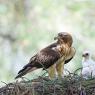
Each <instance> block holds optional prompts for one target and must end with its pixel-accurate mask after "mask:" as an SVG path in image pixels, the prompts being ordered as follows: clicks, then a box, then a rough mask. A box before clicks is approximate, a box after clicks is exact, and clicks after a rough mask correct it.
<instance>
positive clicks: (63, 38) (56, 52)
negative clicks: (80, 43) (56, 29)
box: [16, 32, 75, 78]
mask: <svg viewBox="0 0 95 95" xmlns="http://www.w3.org/2000/svg"><path fill="white" fill-rule="evenodd" d="M54 39H55V40H57V42H55V43H53V44H51V45H49V46H47V47H46V48H44V49H42V50H41V51H39V52H38V53H37V54H36V55H34V56H33V57H32V58H31V59H30V61H29V63H28V64H26V65H25V66H24V67H23V69H22V70H20V71H19V72H18V75H17V76H16V78H20V77H22V76H24V75H25V74H27V73H29V72H31V71H33V70H36V69H38V68H43V70H44V69H48V72H49V76H50V77H51V78H52V77H54V76H55V68H56V70H57V72H58V75H59V76H61V75H62V71H63V65H64V63H68V62H69V61H70V60H71V59H72V58H73V56H74V54H75V49H74V48H73V47H72V42H73V40H72V36H71V35H70V34H69V33H66V32H61V33H58V36H57V37H55V38H54ZM54 64H56V67H55V66H54Z"/></svg>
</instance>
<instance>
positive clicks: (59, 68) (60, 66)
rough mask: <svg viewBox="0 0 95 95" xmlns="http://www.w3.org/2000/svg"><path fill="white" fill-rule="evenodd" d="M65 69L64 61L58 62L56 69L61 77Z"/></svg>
mask: <svg viewBox="0 0 95 95" xmlns="http://www.w3.org/2000/svg"><path fill="white" fill-rule="evenodd" d="M63 69H64V62H62V63H60V64H56V71H57V74H58V77H60V78H62V76H63Z"/></svg>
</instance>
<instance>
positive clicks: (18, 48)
mask: <svg viewBox="0 0 95 95" xmlns="http://www.w3.org/2000/svg"><path fill="white" fill-rule="evenodd" d="M62 31H63V32H64V31H66V32H69V33H71V34H72V35H73V39H74V42H73V46H74V47H75V48H76V55H75V57H74V59H73V60H72V61H71V62H70V63H69V64H67V66H66V67H67V69H68V70H69V71H71V72H73V71H74V70H75V69H77V68H79V67H80V66H81V60H82V57H81V55H82V52H83V51H84V50H86V49H87V50H90V51H91V52H92V57H93V59H95V0H0V81H3V82H11V81H14V77H15V76H16V75H17V72H18V71H19V70H20V69H21V68H22V67H23V66H24V65H25V64H26V63H28V61H29V59H30V58H31V56H33V55H34V54H35V53H36V52H38V51H39V50H41V49H42V48H44V47H45V46H47V45H49V44H50V43H52V42H54V40H53V38H54V36H56V35H57V33H58V32H62ZM68 65H69V66H68ZM34 73H35V74H32V76H31V74H29V77H30V79H31V78H33V77H35V76H37V75H38V74H40V73H39V71H37V72H34ZM0 84H2V83H0Z"/></svg>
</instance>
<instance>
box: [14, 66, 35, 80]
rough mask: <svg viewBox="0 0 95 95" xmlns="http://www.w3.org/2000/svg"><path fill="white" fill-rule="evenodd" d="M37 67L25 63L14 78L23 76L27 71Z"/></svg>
mask: <svg viewBox="0 0 95 95" xmlns="http://www.w3.org/2000/svg"><path fill="white" fill-rule="evenodd" d="M35 69H37V68H36V67H33V66H30V64H27V65H26V66H24V67H23V69H21V70H20V71H19V72H18V75H17V76H16V77H15V79H17V78H20V77H22V76H24V75H25V74H27V73H29V72H30V71H33V70H35Z"/></svg>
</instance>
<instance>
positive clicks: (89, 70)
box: [82, 51, 95, 78]
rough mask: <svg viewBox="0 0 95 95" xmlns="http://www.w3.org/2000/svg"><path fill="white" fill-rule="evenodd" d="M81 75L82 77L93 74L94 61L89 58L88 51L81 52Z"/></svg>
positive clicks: (94, 70) (94, 74) (94, 69)
mask: <svg viewBox="0 0 95 95" xmlns="http://www.w3.org/2000/svg"><path fill="white" fill-rule="evenodd" d="M82 57H83V59H82V66H83V68H82V75H83V77H84V78H88V77H94V76H95V61H93V59H91V54H90V52H89V51H84V52H83V54H82Z"/></svg>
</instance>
